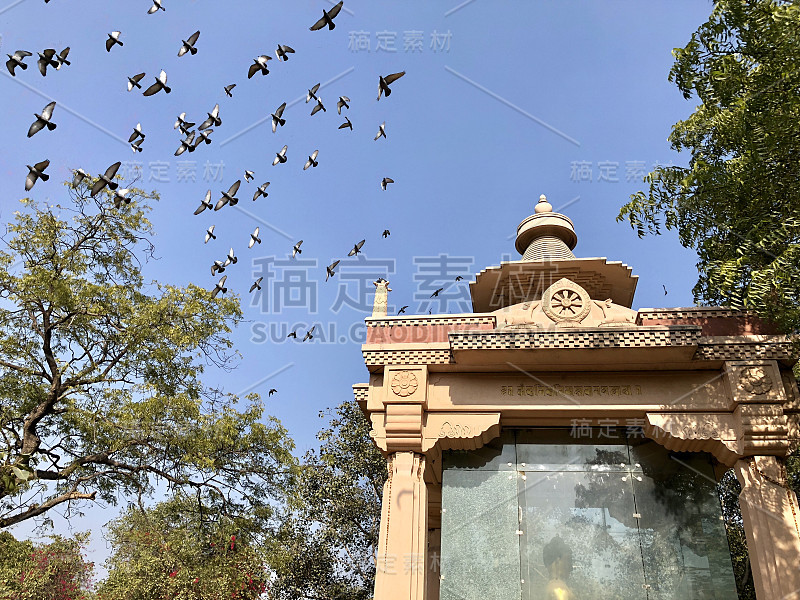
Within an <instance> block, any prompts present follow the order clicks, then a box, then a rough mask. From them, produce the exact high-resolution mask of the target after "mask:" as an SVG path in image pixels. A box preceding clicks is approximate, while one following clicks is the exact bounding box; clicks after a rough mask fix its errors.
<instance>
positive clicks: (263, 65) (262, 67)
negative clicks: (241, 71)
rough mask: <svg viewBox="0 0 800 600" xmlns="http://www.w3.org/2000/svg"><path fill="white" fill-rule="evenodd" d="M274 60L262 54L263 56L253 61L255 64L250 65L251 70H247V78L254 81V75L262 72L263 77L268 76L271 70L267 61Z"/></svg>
mask: <svg viewBox="0 0 800 600" xmlns="http://www.w3.org/2000/svg"><path fill="white" fill-rule="evenodd" d="M270 60H272V57H271V56H267V55H266V54H262V55H261V56H256V57H255V58H254V59H253V64H252V65H250V68H249V69H248V70H247V78H248V79H252V77H253V75H255V74H256V73H258V72H259V71H261V74H262V75H268V74H269V69H268V68H267V61H270Z"/></svg>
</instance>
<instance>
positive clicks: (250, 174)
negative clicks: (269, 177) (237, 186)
mask: <svg viewBox="0 0 800 600" xmlns="http://www.w3.org/2000/svg"><path fill="white" fill-rule="evenodd" d="M253 177H255V173H253V172H252V171H247V170H245V172H244V180H245V181H246V182H247V183H250V182H251V181H253Z"/></svg>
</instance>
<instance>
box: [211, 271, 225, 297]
mask: <svg viewBox="0 0 800 600" xmlns="http://www.w3.org/2000/svg"><path fill="white" fill-rule="evenodd" d="M227 278H228V276H227V275H223V276H222V279H220V280H219V281H218V282H217V285H215V286H214V290H213V291H212V292H211V297H212V298H216V297H217V294H219V293H220V292H222V293H223V294H224V293H225V292H227V291H228V288H226V287H225V280H226V279H227Z"/></svg>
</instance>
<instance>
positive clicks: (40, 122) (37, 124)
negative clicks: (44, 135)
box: [28, 101, 56, 137]
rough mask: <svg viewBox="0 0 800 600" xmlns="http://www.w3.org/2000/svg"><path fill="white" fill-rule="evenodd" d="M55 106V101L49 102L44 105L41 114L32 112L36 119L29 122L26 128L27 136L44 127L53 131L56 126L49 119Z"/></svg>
mask: <svg viewBox="0 0 800 600" xmlns="http://www.w3.org/2000/svg"><path fill="white" fill-rule="evenodd" d="M55 107H56V103H55V101H53V102H50V103H49V104H48V105H47V106H45V107H44V110H42V114H41V115H37V114H34V115H33V116H34V117H36V120H35V121H34V122H33V123H31V126H30V128H29V129H28V137H31V136H32V135H34V134H35V133H36V132H37V131H39V130H41V129H44V128H45V127H47V129H49V130H50V131H53V130H54V129H55V128H56V124H55V123H51V122H50V119H51V118H52V117H53V109H54V108H55Z"/></svg>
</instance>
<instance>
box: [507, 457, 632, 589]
mask: <svg viewBox="0 0 800 600" xmlns="http://www.w3.org/2000/svg"><path fill="white" fill-rule="evenodd" d="M531 449H532V450H533V449H535V447H531ZM623 477H624V478H625V480H623ZM523 487H524V489H523V497H524V509H523V515H524V519H523V523H522V529H523V531H524V535H523V550H522V578H523V579H524V581H525V583H524V584H523V588H524V591H523V597H524V598H526V599H530V600H562V599H563V600H578V599H580V600H645V599H646V598H647V595H646V592H645V589H644V584H645V580H644V574H643V572H642V556H641V550H640V546H639V533H638V529H637V525H636V519H635V518H634V501H633V490H632V487H631V483H630V477H629V476H626V474H625V473H618V472H560V473H546V472H528V473H525V480H524V486H523Z"/></svg>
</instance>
